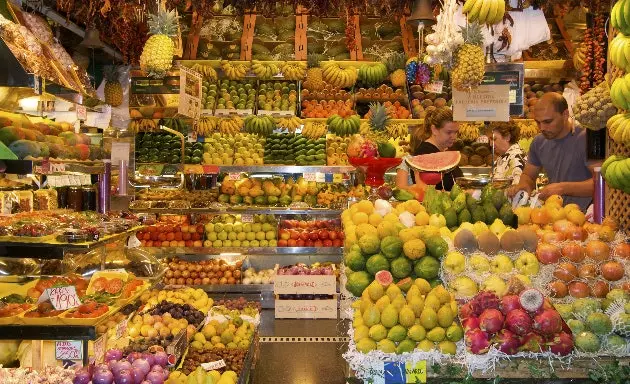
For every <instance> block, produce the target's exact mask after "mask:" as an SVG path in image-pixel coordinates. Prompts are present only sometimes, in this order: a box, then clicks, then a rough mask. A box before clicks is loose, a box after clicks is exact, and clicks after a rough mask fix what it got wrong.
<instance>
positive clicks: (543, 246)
mask: <svg viewBox="0 0 630 384" xmlns="http://www.w3.org/2000/svg"><path fill="white" fill-rule="evenodd" d="M560 256H562V255H561V254H560V249H558V247H556V246H555V245H553V244H548V243H540V244H538V247H537V248H536V257H537V258H538V260H539V261H540V262H541V263H543V264H553V263H557V262H558V260H560Z"/></svg>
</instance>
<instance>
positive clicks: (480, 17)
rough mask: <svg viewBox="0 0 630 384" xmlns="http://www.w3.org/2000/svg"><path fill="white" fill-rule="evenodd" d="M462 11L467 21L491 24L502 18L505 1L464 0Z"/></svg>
mask: <svg viewBox="0 0 630 384" xmlns="http://www.w3.org/2000/svg"><path fill="white" fill-rule="evenodd" d="M462 12H463V13H464V14H465V15H466V17H467V18H468V21H469V22H471V23H472V22H475V21H477V22H479V24H488V25H493V24H496V23H498V22H499V21H501V20H503V15H504V14H505V2H503V1H500V0H466V2H465V3H464V8H463V9H462Z"/></svg>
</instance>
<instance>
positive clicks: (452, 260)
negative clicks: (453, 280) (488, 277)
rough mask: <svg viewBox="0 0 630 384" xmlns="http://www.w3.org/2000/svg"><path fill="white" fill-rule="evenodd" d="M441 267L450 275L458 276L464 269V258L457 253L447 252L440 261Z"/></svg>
mask: <svg viewBox="0 0 630 384" xmlns="http://www.w3.org/2000/svg"><path fill="white" fill-rule="evenodd" d="M442 267H443V268H444V269H445V270H446V271H447V272H449V273H451V274H454V275H456V274H459V273H462V272H463V271H464V268H466V257H465V256H464V255H462V254H461V253H459V252H455V251H451V252H449V253H448V254H447V255H446V257H445V258H444V260H443V261H442Z"/></svg>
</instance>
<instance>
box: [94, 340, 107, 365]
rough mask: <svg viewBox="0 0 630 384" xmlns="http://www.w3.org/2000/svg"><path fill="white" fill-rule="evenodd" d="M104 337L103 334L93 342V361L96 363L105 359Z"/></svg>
mask: <svg viewBox="0 0 630 384" xmlns="http://www.w3.org/2000/svg"><path fill="white" fill-rule="evenodd" d="M105 338H106V335H105V334H103V335H102V336H101V337H99V338H98V339H96V341H95V342H94V361H95V362H96V363H102V362H103V361H104V360H105V347H106V344H107V340H106V339H105Z"/></svg>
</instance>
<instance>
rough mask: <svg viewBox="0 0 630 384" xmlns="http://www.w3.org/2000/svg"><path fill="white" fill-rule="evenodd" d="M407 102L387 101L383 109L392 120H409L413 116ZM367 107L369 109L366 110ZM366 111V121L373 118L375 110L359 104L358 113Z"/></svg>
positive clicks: (364, 116)
mask: <svg viewBox="0 0 630 384" xmlns="http://www.w3.org/2000/svg"><path fill="white" fill-rule="evenodd" d="M406 104H407V103H406V102H405V101H403V102H401V101H398V100H396V101H394V102H391V101H385V102H384V103H382V105H383V107H384V108H385V111H386V113H387V115H388V116H389V117H390V118H392V119H408V118H409V117H410V115H411V112H410V111H409V109H408V108H407V106H406ZM366 107H367V108H366ZM362 109H363V110H365V109H367V112H366V113H365V114H364V115H363V118H364V119H369V118H371V116H372V114H373V110H372V109H373V108H370V106H369V105H368V106H362V105H360V104H357V111H361V110H362Z"/></svg>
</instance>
